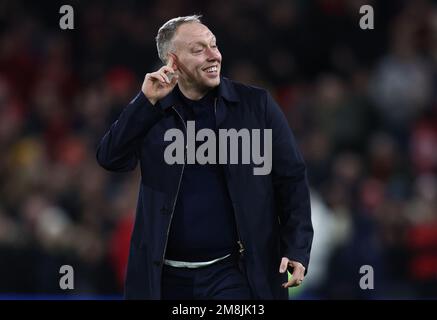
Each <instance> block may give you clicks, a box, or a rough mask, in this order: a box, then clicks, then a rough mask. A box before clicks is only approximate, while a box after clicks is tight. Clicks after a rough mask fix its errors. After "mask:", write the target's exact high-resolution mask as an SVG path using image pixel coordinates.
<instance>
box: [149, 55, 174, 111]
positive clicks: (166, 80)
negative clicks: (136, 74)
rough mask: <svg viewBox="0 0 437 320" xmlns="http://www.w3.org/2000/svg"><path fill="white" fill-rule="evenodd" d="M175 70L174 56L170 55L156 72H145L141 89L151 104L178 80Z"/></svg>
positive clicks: (164, 94)
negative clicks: (165, 63)
mask: <svg viewBox="0 0 437 320" xmlns="http://www.w3.org/2000/svg"><path fill="white" fill-rule="evenodd" d="M176 70H177V68H176V65H175V63H174V58H173V57H172V56H170V57H169V59H168V62H167V65H165V66H163V67H161V68H160V69H159V70H158V71H156V72H152V73H147V74H146V76H145V78H144V82H143V85H142V87H141V90H142V91H143V93H144V95H145V96H146V98H147V99H149V101H150V102H151V103H152V104H153V105H155V103H156V102H157V101H158V100H160V99H162V98H164V97H165V96H166V95H168V94H169V93H170V92H171V91H172V90H173V88H174V87H175V86H176V83H177V82H178V75H177V73H176Z"/></svg>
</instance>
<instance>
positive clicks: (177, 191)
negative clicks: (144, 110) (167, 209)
mask: <svg viewBox="0 0 437 320" xmlns="http://www.w3.org/2000/svg"><path fill="white" fill-rule="evenodd" d="M171 108H172V109H173V110H174V111H175V112H176V113H177V114H178V116H179V118H180V119H181V120H182V123H183V124H184V128H185V134H187V125H186V124H185V121H184V119H183V118H182V116H181V115H180V113H179V112H178V111H177V110H176V109H175V108H174V107H173V106H172V107H171ZM186 162H187V151H186V149H185V154H184V163H183V164H182V171H181V175H180V176H179V182H178V188H177V190H176V196H175V199H174V202H173V208H172V210H171V215H170V222H169V223H168V228H167V234H166V238H165V245H164V251H163V253H162V264H163V263H164V260H165V252H166V251H167V244H168V236H169V234H170V227H171V221H172V220H173V214H174V211H175V208H176V201H177V200H178V195H179V189H180V188H181V182H182V176H183V175H184V169H185V164H186ZM161 268H162V265H161Z"/></svg>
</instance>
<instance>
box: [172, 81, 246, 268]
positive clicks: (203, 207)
mask: <svg viewBox="0 0 437 320" xmlns="http://www.w3.org/2000/svg"><path fill="white" fill-rule="evenodd" d="M177 91H178V94H179V98H180V100H181V102H182V104H183V110H184V117H185V119H186V120H194V121H195V126H196V132H197V131H199V130H200V129H203V128H209V129H212V130H214V131H216V121H215V111H214V99H215V97H216V90H212V91H210V92H209V93H208V94H207V95H206V96H205V97H203V98H202V99H200V100H198V101H193V100H190V99H188V98H186V97H185V96H184V95H183V94H182V93H181V92H180V91H179V89H178V88H177ZM202 143H203V142H196V150H197V147H198V146H199V145H201V144H202ZM237 238H238V237H237V231H236V224H235V216H234V211H233V208H232V202H231V199H230V197H229V193H228V189H227V186H226V180H225V178H224V173H223V168H222V165H219V164H205V165H199V164H197V163H196V164H187V165H186V166H185V170H184V174H183V177H182V183H181V186H180V190H179V195H178V199H177V202H176V207H175V212H174V215H173V220H172V224H171V229H170V234H169V239H168V244H167V251H166V259H171V260H179V261H190V262H198V261H199V262H201V261H209V260H212V259H216V258H219V257H222V256H224V255H226V254H228V253H232V252H234V251H235V250H236V246H237Z"/></svg>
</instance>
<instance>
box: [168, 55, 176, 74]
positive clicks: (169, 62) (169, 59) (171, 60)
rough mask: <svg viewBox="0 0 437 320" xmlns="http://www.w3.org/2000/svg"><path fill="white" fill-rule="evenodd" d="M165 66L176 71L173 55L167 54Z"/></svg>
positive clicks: (174, 56)
mask: <svg viewBox="0 0 437 320" xmlns="http://www.w3.org/2000/svg"><path fill="white" fill-rule="evenodd" d="M167 66H169V67H170V68H172V69H173V70H174V71H176V70H177V69H178V65H177V56H176V55H175V54H174V53H171V52H169V53H168V54H167Z"/></svg>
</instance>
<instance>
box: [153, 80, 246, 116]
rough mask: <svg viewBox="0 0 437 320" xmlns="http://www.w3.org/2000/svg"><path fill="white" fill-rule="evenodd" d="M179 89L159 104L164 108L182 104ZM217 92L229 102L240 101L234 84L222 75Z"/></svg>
mask: <svg viewBox="0 0 437 320" xmlns="http://www.w3.org/2000/svg"><path fill="white" fill-rule="evenodd" d="M177 90H179V88H176V87H175V88H174V89H173V90H172V91H171V92H170V94H168V95H167V96H165V97H164V98H162V99H161V100H159V104H160V105H161V107H162V108H163V109H164V110H165V109H167V108H169V107H172V106H175V105H178V104H180V100H179V97H178V92H177ZM217 93H218V98H219V99H220V98H221V97H223V98H224V99H225V100H227V101H229V102H238V101H240V99H239V97H238V95H237V92H236V91H235V87H234V84H233V83H232V82H231V80H229V79H228V78H225V77H220V84H219V88H218V91H217Z"/></svg>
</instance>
